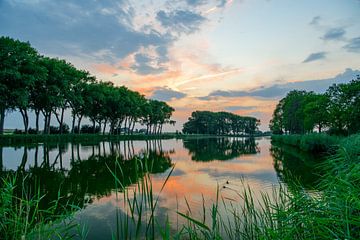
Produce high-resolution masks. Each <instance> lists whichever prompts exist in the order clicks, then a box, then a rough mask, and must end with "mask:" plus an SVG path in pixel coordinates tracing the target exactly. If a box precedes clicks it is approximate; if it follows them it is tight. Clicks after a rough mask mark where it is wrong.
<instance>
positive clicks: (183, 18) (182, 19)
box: [156, 10, 206, 34]
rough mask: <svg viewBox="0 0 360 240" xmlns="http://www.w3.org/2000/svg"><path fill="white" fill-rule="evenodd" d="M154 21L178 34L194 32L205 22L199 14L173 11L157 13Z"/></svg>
mask: <svg viewBox="0 0 360 240" xmlns="http://www.w3.org/2000/svg"><path fill="white" fill-rule="evenodd" d="M156 19H157V20H158V21H159V22H160V23H161V25H162V26H163V27H165V28H167V29H168V30H171V31H175V32H177V33H178V34H180V33H185V34H190V33H193V32H196V31H197V30H199V28H200V25H201V24H202V23H203V22H205V20H206V18H205V17H203V16H202V15H201V14H199V13H196V12H193V11H190V10H174V11H170V12H165V11H163V10H161V11H159V12H157V15H156Z"/></svg>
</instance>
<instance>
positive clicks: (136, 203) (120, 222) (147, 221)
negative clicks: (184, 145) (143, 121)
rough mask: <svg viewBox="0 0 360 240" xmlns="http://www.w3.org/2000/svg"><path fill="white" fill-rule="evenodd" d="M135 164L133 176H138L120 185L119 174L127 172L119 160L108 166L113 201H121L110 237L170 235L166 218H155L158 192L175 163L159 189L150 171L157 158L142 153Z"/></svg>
mask: <svg viewBox="0 0 360 240" xmlns="http://www.w3.org/2000/svg"><path fill="white" fill-rule="evenodd" d="M134 164H135V170H136V173H137V174H139V178H136V179H139V180H138V181H137V183H135V184H134V185H132V186H131V187H126V186H124V185H122V182H124V179H122V178H125V176H126V175H125V174H124V173H123V170H122V168H121V165H120V163H119V161H116V162H115V166H114V168H111V167H109V166H108V169H109V171H110V172H111V173H112V175H113V177H114V184H115V190H114V191H115V196H116V202H117V203H120V202H121V203H122V206H117V208H116V229H114V230H113V239H144V238H146V239H155V238H156V236H157V235H161V236H162V237H163V239H169V238H170V223H169V221H168V219H167V220H166V222H165V223H161V222H159V221H157V217H156V211H157V207H158V203H159V198H160V194H161V192H162V191H163V189H164V187H165V185H166V183H167V181H168V180H169V177H170V176H171V174H172V172H173V170H174V166H173V167H172V168H171V169H170V171H169V173H168V174H167V176H166V178H165V179H164V181H163V183H162V186H161V188H160V190H159V192H157V193H155V192H154V189H153V184H152V178H151V176H150V172H152V168H153V167H154V164H156V162H154V161H153V160H149V158H147V157H146V156H145V161H141V160H140V159H138V158H136V159H135V161H134ZM140 176H141V177H140ZM162 224H165V226H162Z"/></svg>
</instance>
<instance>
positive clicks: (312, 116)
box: [304, 94, 330, 133]
mask: <svg viewBox="0 0 360 240" xmlns="http://www.w3.org/2000/svg"><path fill="white" fill-rule="evenodd" d="M328 109H329V98H328V96H327V95H323V94H316V95H314V96H313V97H312V99H311V101H309V102H308V103H307V104H306V105H305V107H304V115H305V118H304V124H305V129H306V130H308V131H312V130H313V129H314V128H315V127H317V128H318V131H319V133H321V131H322V129H323V128H324V127H327V125H328V123H329V117H330V115H329V110H328Z"/></svg>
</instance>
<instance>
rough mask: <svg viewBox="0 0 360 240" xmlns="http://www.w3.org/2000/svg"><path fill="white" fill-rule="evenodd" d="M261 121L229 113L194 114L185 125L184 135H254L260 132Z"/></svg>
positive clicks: (198, 112) (208, 112)
mask: <svg viewBox="0 0 360 240" xmlns="http://www.w3.org/2000/svg"><path fill="white" fill-rule="evenodd" d="M259 125H260V120H258V119H256V118H253V117H244V116H239V115H236V114H233V113H229V112H210V111H195V112H192V114H191V117H190V118H189V120H188V122H186V123H185V124H184V127H183V132H184V133H197V134H217V135H230V134H233V135H253V134H255V132H256V131H257V130H258V126H259Z"/></svg>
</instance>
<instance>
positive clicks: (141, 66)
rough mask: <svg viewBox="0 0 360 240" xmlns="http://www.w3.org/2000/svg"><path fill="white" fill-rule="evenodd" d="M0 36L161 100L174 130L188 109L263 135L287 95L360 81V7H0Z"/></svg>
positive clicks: (187, 3)
mask: <svg viewBox="0 0 360 240" xmlns="http://www.w3.org/2000/svg"><path fill="white" fill-rule="evenodd" d="M0 35H4V36H10V37H13V38H17V39H20V40H22V41H29V42H30V43H31V44H32V46H33V47H35V48H36V49H38V50H39V52H40V53H41V54H44V55H47V56H52V57H59V58H64V59H66V60H68V61H70V62H72V63H73V64H74V65H75V66H76V67H78V68H81V69H86V70H88V71H90V72H91V73H92V74H94V75H96V76H97V78H98V79H101V80H104V81H111V82H114V83H115V84H116V85H125V86H127V87H129V88H130V89H132V90H137V91H139V92H141V93H143V94H144V95H146V96H147V97H149V98H153V99H158V100H163V101H167V102H168V103H169V104H170V105H171V106H173V107H174V108H175V109H176V111H175V113H174V119H175V120H176V121H177V124H176V126H175V127H176V129H178V130H181V128H182V124H183V123H184V121H186V119H187V118H188V117H189V115H190V113H191V112H192V111H194V110H211V111H223V110H225V111H231V112H234V113H237V114H241V115H249V116H254V117H257V118H260V119H261V123H262V125H261V130H267V129H268V122H269V119H270V117H271V114H272V112H273V109H274V107H275V105H276V103H277V102H278V100H279V99H281V98H282V97H283V96H284V95H285V94H286V92H288V91H290V90H291V89H305V90H314V91H317V92H322V91H324V90H325V89H326V88H327V87H328V86H329V85H330V84H332V83H339V82H347V81H349V80H351V79H352V78H354V77H355V76H356V75H357V74H360V71H359V70H360V1H359V0H316V1H314V0H301V1H294V0H287V1H285V0H168V1H157V0H153V1H151V0H150V1H126V0H119V1H116V0H113V1H112V0H101V1H100V0H98V1H96V0H76V1H75V0H72V1H71V0H63V1H51V0H0ZM21 124H22V120H21V118H20V115H19V117H17V115H16V113H12V114H10V115H9V117H8V118H7V120H6V124H5V128H10V127H18V128H20V127H21V126H22V125H21ZM31 124H33V123H31ZM168 129H169V130H174V128H173V127H171V128H170V127H169V128H168Z"/></svg>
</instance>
